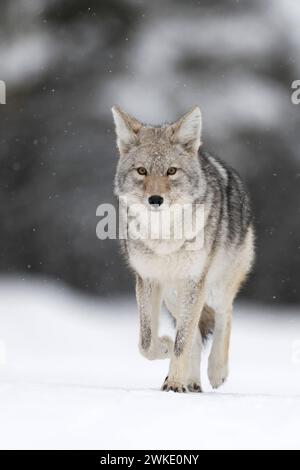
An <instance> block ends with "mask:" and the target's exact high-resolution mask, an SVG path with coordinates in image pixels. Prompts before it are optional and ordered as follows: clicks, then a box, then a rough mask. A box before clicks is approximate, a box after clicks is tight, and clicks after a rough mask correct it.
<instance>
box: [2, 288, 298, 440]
mask: <svg viewBox="0 0 300 470" xmlns="http://www.w3.org/2000/svg"><path fill="white" fill-rule="evenodd" d="M137 324H138V323H137V313H136V306H135V303H134V301H133V300H132V301H130V300H123V301H118V302H117V301H114V302H113V301H112V302H104V301H96V300H93V301H91V300H90V299H87V298H84V297H81V296H78V294H75V293H73V292H72V291H68V290H65V291H64V290H58V289H56V288H54V287H51V286H50V287H49V286H48V287H47V286H45V285H44V286H43V285H42V284H40V283H37V282H35V283H32V284H23V283H19V282H13V281H5V280H2V281H1V282H0V448H1V449H3V448H5V449H11V448H22V449H31V448H95V449H115V448H121V449H135V448H144V449H216V448H221V449H223V448H225V449H231V448H234V449H238V448H298V449H299V448H300V434H299V425H300V315H299V312H298V315H297V311H296V310H294V311H289V310H288V309H282V308H278V307H277V308H276V310H275V308H274V309H267V310H266V309H263V308H262V307H261V306H245V305H242V306H241V305H237V306H236V312H235V321H234V328H233V341H232V348H231V374H230V378H229V380H228V382H227V384H226V385H225V386H224V387H223V388H221V389H220V390H218V391H216V392H213V391H212V390H211V389H210V387H209V384H208V382H207V378H206V364H204V365H203V369H202V375H203V383H204V386H205V393H204V394H174V393H164V392H160V390H159V389H160V386H161V384H162V381H163V379H164V377H165V375H166V372H167V366H168V364H167V362H166V361H155V362H149V361H147V360H146V359H144V358H142V357H141V356H140V355H139V353H138V349H137V342H138V335H137V332H138V328H137ZM162 329H163V331H167V330H170V324H169V320H168V319H167V316H166V317H165V318H164V319H163V325H162Z"/></svg>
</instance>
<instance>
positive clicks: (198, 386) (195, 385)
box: [188, 382, 202, 393]
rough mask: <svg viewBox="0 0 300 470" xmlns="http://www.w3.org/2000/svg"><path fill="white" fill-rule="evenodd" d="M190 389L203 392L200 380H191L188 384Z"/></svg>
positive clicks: (190, 390)
mask: <svg viewBox="0 0 300 470" xmlns="http://www.w3.org/2000/svg"><path fill="white" fill-rule="evenodd" d="M188 390H189V392H194V393H201V392H202V387H201V384H200V383H199V382H190V383H189V384H188Z"/></svg>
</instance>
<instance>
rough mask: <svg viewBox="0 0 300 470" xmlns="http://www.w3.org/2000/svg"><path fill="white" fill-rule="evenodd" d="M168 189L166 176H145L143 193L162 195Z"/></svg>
mask: <svg viewBox="0 0 300 470" xmlns="http://www.w3.org/2000/svg"><path fill="white" fill-rule="evenodd" d="M169 189H170V184H169V178H168V177H167V176H146V178H145V181H144V190H145V193H146V194H147V195H149V196H151V195H154V194H155V195H159V196H160V195H162V194H165V193H166V192H167V191H169Z"/></svg>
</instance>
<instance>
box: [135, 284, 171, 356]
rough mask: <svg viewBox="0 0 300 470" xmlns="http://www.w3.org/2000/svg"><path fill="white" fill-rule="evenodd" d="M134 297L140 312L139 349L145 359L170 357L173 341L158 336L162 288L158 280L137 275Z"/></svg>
mask: <svg viewBox="0 0 300 470" xmlns="http://www.w3.org/2000/svg"><path fill="white" fill-rule="evenodd" d="M136 298H137V303H138V308H139V314H140V341H139V349H140V352H141V354H142V355H143V356H145V357H146V358H147V359H150V360H153V359H165V358H167V357H170V355H171V351H172V349H173V341H172V339H171V338H169V337H168V336H161V337H158V323H159V313H160V307H161V300H162V289H161V286H160V285H159V283H158V282H155V281H152V280H149V279H142V278H141V277H140V276H137V280H136Z"/></svg>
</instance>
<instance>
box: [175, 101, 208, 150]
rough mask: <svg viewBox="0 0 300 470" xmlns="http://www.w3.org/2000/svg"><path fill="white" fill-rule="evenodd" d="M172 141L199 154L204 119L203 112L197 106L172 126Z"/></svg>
mask: <svg viewBox="0 0 300 470" xmlns="http://www.w3.org/2000/svg"><path fill="white" fill-rule="evenodd" d="M171 128H172V133H173V135H172V141H173V142H174V143H178V144H182V145H183V146H184V147H186V148H187V149H189V150H191V151H192V152H197V151H198V149H199V147H200V145H201V130H202V118H201V111H200V108H199V107H198V106H195V107H194V108H193V109H192V110H191V111H189V112H188V113H186V114H185V115H184V116H182V118H180V119H179V120H178V121H176V122H175V123H174V124H172V125H171Z"/></svg>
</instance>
